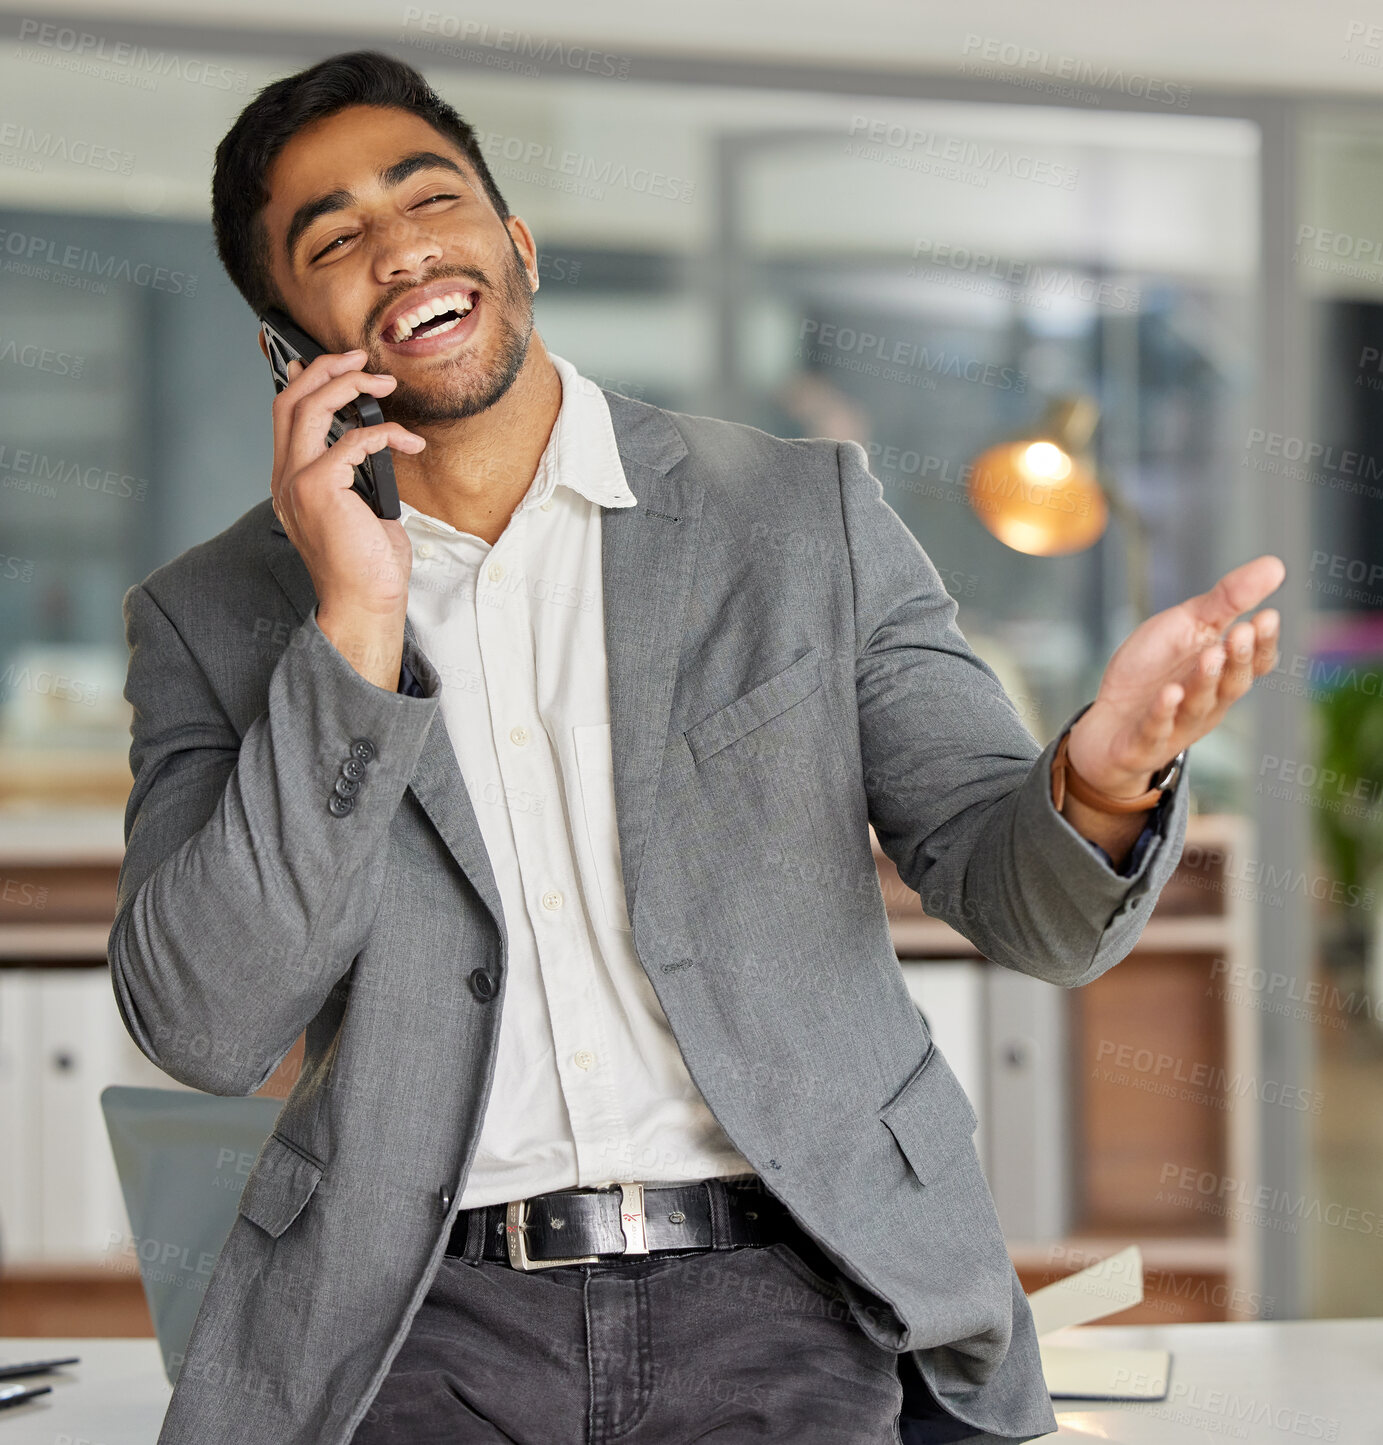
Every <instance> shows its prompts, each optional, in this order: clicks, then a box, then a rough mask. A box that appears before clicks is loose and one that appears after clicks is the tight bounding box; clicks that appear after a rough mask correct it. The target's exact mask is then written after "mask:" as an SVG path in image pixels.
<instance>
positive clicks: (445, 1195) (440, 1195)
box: [437, 1184, 451, 1214]
mask: <svg viewBox="0 0 1383 1445" xmlns="http://www.w3.org/2000/svg"><path fill="white" fill-rule="evenodd" d="M437 1200H438V1203H440V1204H441V1206H442V1213H443V1214H445V1213H446V1212H447V1210H448V1209H450V1208H451V1190H450V1189H448V1188H447V1186H446V1185H445V1184H444V1185H442V1187H441V1188H440V1189H439V1190H438V1191H437Z"/></svg>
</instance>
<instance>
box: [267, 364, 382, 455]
mask: <svg viewBox="0 0 1383 1445" xmlns="http://www.w3.org/2000/svg"><path fill="white" fill-rule="evenodd" d="M364 360H365V352H363V351H342V352H328V353H327V354H326V355H325V356H319V357H318V358H317V359H316V360H315V361H313V362H312V363H311V364H310V365H308V366H304V365H303V364H302V362H301V361H299V360H297V359H296V358H294V359H293V360H292V361H290V362H289V363H288V366H287V368H286V369H287V371H288V376H289V382H288V385H287V386H285V387H284V389H283V390H282V391H281V392H279V393H278V395H277V396H275V398H274V405H273V418H274V475H275V476H278V475H280V474H281V473H282V471H283V466H284V462H285V461H286V460H287V457H288V443H289V439H290V437H291V435H292V430H293V413H294V411H295V409H296V408H297V405H298V402H299V401H300V400H301V399H302V398H303V397H304V396H306V395H307V394H308V393H309V392H312V391H315V390H316V388H317V387H319V386H321V385H322V383H323V382H326V381H330V380H331V378H332V377H333V376H340V375H341V374H342V373H343V372H347V371H356V370H359V367H360V364H361V362H363V361H364Z"/></svg>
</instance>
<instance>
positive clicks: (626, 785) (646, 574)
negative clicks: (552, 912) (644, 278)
mask: <svg viewBox="0 0 1383 1445" xmlns="http://www.w3.org/2000/svg"><path fill="white" fill-rule="evenodd" d="M601 390H602V391H604V390H605V389H604V388H603V387H602V388H601ZM605 399H606V401H607V402H608V403H609V406H610V419H611V421H612V422H613V423H614V429H615V441H616V444H617V445H618V447H619V455H620V461H621V463H622V464H623V467H624V477H625V481H627V482H628V484H629V490H630V491H631V492H633V493H634V495H635V497H637V498H638V505H637V506H635V507H605V508H602V509H601V523H600V527H601V531H600V535H601V554H602V555H601V562H602V567H601V570H602V583H603V587H604V594H605V595H604V606H605V656H606V667H607V672H608V674H609V683H610V749H611V752H612V754H613V763H614V772H615V822H616V827H617V829H618V832H619V848H620V864H621V868H622V870H623V873H624V895H625V903H626V905H627V906H628V909H629V917H630V919H631V920H632V919H633V917H634V906H635V900H636V898H637V895H638V883H639V875H640V873H641V871H642V865H643V858H644V853H645V849H646V846H647V842H648V830H649V824H650V822H651V820H652V816H653V803H654V797H655V794H656V792H657V788H658V776H659V774H660V772H661V771H662V762H663V750H664V748H665V746H666V743H667V731H668V723H669V719H670V717H671V713H672V693H673V687H674V685H675V684H676V681H677V663H678V658H679V657H680V655H681V652H682V645H681V644H682V620H683V617H684V616H685V613H686V606H687V597H688V594H689V593H690V591H691V581H692V575H693V572H694V570H695V563H696V543H697V534H698V530H699V527H700V522H701V503H702V499H703V496H704V492H705V489H704V487H703V486H702V485H701V483H700V482H698V481H696V480H695V479H694V478H692V477H690V476H688V475H685V474H684V475H682V476H680V477H674V476H669V475H668V473H669V472H670V471H671V470H672V468H673V467H674V466H675V465H676V463H677V462H679V461H680V460H681V459H682V458H683V457H684V456H686V454H687V444H686V443H685V442H684V441H683V440H682V437H681V435H680V434H679V432H678V431H677V428H676V427H674V426H673V424H672V423H671V421H669V420H668V417H667V415H666V413H664V412H663V411H661V410H660V409H659V408H658V407H654V406H649V405H648V404H647V403H646V402H640V401H634V400H631V399H630V398H629V397H626V396H621V395H620V394H619V393H618V392H613V391H605Z"/></svg>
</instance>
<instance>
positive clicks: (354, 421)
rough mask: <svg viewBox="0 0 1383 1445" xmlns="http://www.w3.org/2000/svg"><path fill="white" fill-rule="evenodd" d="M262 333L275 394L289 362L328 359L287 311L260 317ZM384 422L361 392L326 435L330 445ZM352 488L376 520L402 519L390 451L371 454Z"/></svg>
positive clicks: (372, 401) (285, 378) (282, 384)
mask: <svg viewBox="0 0 1383 1445" xmlns="http://www.w3.org/2000/svg"><path fill="white" fill-rule="evenodd" d="M259 329H260V331H261V332H262V333H263V336H264V345H265V347H266V349H267V350H268V352H269V369H270V370H271V371H272V372H273V373H274V390H275V392H280V391H282V390H283V389H284V387H285V386H287V385H288V382H289V376H288V363H289V362H290V361H301V362H302V364H303V365H304V366H306V365H307V364H308V362H310V361H315V360H316V359H317V358H318V357H319V356H325V355H326V347H324V346H322V345H321V344H320V343H318V342H316V341H314V340H313V339H312V338H311V337H310V336H309V335H308V334H307V332H305V331H304V330H303V329H302V328H301V327H300V326H298V324H297V323H296V322H295V321H294V320H293V318H292V317H291V316H290V315H289V314H288V313H287V312H286V311H281V310H280V309H279V308H278V307H277V306H271V307H270V308H269V309H268V310H267V311H265V312H264V314H263V315H262V316H260V318H259ZM383 420H384V413H383V412H382V411H381V410H380V407H379V403H378V402H377V401H376V400H375V399H374V397H372V396H370V395H369V394H368V393H365V392H362V393H361V394H360V395H359V396H358V397H356V399H355V400H354V401H352V402H349V403H347V405H345V406H344V407H342V408H341V410H340V411H338V412H337V413H336V414H335V416H334V418H333V420H332V423H331V429H330V431H328V432H327V445H328V446H330V445H331V444H332V443H333V442H335V441H337V440H338V439H339V438H341V437H343V436H345V434H346V433H347V432H348V431H350V430H351V429H352V428H353V427H358V426H378V425H379V423H380V422H382V421H383ZM351 487H352V489H353V490H354V491H356V492H357V493H358V494H359V495H360V496H361V497H363V498H364V499H365V501H366V503H367V504H368V505H369V507H370V510H371V511H372V512H374V514H375V516H377V517H382V518H384V520H385V521H387V522H392V521H394V520H396V519H397V518H398V517H399V515H400V512H399V488H398V483H397V482H396V481H395V480H394V459H393V457H392V456H391V455H390V454H389V448H388V447H385V448H383V449H382V450H381V451H377V452H372V453H371V454H370V455H369V456H367V457H366V458H365V460H364V461H363V462H361V464H360V465H359V466H358V467H356V469H355V481H354V482H352V483H351Z"/></svg>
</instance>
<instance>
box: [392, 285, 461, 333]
mask: <svg viewBox="0 0 1383 1445" xmlns="http://www.w3.org/2000/svg"><path fill="white" fill-rule="evenodd" d="M479 301H480V293H479V292H478V291H452V292H448V294H447V295H445V296H438V297H436V298H435V299H434V300H431V301H424V302H422V304H421V305H419V306H417V307H415V308H414V309H413V310H411V311H405V312H404V313H403V315H402V316H400V317H398V319H397V320H395V321H394V322H393V323H392V324H391V325H390V326H389V327H388V328H387V329H386V330H385V332H384V333H383V339H384V340H385V341H387V342H388V343H389V344H390V345H391V346H403V345H405V344H406V343H407V342H409V341H421V340H423V339H424V338H425V337H428V338H430V337H434V336H442V335H445V334H446V333H447V332H448V331H454V330H455V329H456V328H457V327H458V326H460V325H461V323H462V322H463V321H464V320H465V319H466V317H468V316H469V315H470V314H471V312H472V311H474V310H475V308H476V305H477V304H478V302H479Z"/></svg>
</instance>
